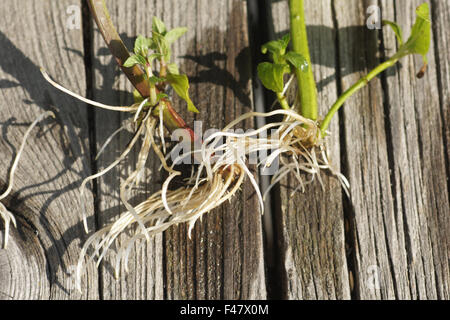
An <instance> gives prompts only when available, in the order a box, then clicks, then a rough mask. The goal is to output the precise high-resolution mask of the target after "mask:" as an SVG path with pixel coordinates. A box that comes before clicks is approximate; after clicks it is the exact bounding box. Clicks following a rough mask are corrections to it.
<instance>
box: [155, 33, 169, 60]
mask: <svg viewBox="0 0 450 320" xmlns="http://www.w3.org/2000/svg"><path fill="white" fill-rule="evenodd" d="M152 49H153V50H155V51H156V52H158V53H159V54H161V55H162V56H163V57H164V59H165V60H166V62H167V61H169V60H170V47H169V43H168V42H167V40H166V38H164V36H163V35H161V34H159V33H153V46H152Z"/></svg>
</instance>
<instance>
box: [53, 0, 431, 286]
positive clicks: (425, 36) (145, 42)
mask: <svg viewBox="0 0 450 320" xmlns="http://www.w3.org/2000/svg"><path fill="white" fill-rule="evenodd" d="M89 4H90V8H91V12H92V14H93V16H94V18H95V20H96V22H97V25H98V26H99V29H100V31H101V33H102V35H103V37H104V39H105V41H106V43H107V45H108V47H109V48H110V51H111V53H112V54H113V56H114V57H115V58H116V60H117V62H118V63H119V65H120V66H121V68H122V70H123V71H124V72H125V73H126V75H127V76H128V78H129V79H130V81H131V82H132V83H133V85H134V86H135V88H136V91H135V92H134V96H135V103H134V104H133V105H131V106H129V107H127V106H120V107H114V106H107V105H103V104H99V103H97V102H93V101H91V100H87V99H85V98H83V97H81V96H78V95H75V94H73V93H71V92H69V91H68V90H67V89H65V88H63V87H61V86H60V85H58V84H57V83H55V82H54V81H53V80H51V79H50V78H49V77H48V76H47V75H46V74H44V76H45V77H46V79H47V80H49V81H50V82H51V83H52V84H53V85H54V86H55V87H57V88H59V89H61V90H63V91H65V92H67V93H69V94H71V95H73V96H76V97H77V98H79V99H81V100H82V101H85V102H87V103H90V104H92V105H94V106H97V107H102V108H106V109H111V110H116V111H121V112H128V113H130V114H133V119H132V122H133V123H134V125H135V127H136V129H135V134H134V136H133V138H132V139H131V141H130V143H129V145H128V147H127V148H126V150H124V151H123V152H122V154H121V156H119V157H118V158H117V159H115V161H113V162H112V163H111V165H110V166H108V167H107V168H105V169H103V170H101V171H100V172H99V173H97V174H95V175H93V176H91V177H89V178H87V179H86V180H85V181H84V182H83V184H82V191H81V192H83V190H84V187H85V185H86V183H87V182H89V181H90V180H92V179H95V178H98V177H100V176H101V175H103V174H105V173H107V172H108V171H110V170H111V169H112V168H113V167H114V166H115V165H117V164H118V163H119V162H120V161H122V160H123V159H124V158H125V157H126V156H127V154H128V153H129V152H130V150H131V148H132V147H133V146H134V145H136V144H137V143H138V141H139V140H140V137H141V136H143V139H142V143H141V145H142V146H141V150H140V152H139V157H138V163H137V169H136V170H135V171H134V172H133V173H132V174H131V175H130V176H129V177H128V178H127V179H126V180H125V182H124V183H123V184H122V185H121V188H120V189H121V190H120V195H121V199H122V202H123V203H124V205H125V207H126V209H127V211H126V212H124V213H123V214H122V215H121V216H120V218H119V219H118V220H117V221H116V222H114V223H113V224H111V225H108V226H106V227H104V228H102V229H100V230H98V231H97V232H95V233H94V234H93V235H91V237H90V238H89V239H88V240H87V242H86V243H85V244H84V246H83V249H82V253H81V257H80V259H79V263H78V266H77V287H78V289H80V290H81V274H82V273H83V265H84V263H85V262H86V261H85V260H86V259H85V258H86V256H87V259H88V260H93V259H95V258H96V261H97V264H99V263H100V262H101V261H102V259H103V258H104V256H105V254H106V253H107V252H108V251H109V249H110V248H111V246H112V245H113V244H114V243H115V240H116V239H117V237H118V235H119V234H121V233H122V232H124V231H125V230H128V229H131V230H133V231H134V233H133V235H132V236H131V238H130V239H129V240H128V241H127V242H126V243H124V244H121V246H120V247H118V248H117V257H116V266H115V267H116V268H115V269H116V276H118V274H119V271H120V266H121V262H122V261H124V262H125V268H126V265H127V263H126V262H127V260H128V257H129V255H130V252H131V251H132V249H133V248H134V247H135V243H136V241H137V240H140V239H146V240H148V239H150V236H152V235H155V234H157V233H160V232H162V231H164V230H166V229H167V228H169V227H170V226H172V225H174V224H179V223H188V224H189V235H190V233H191V230H192V228H193V226H194V224H195V222H196V221H197V220H198V219H199V218H201V217H202V215H204V214H205V213H207V212H209V211H211V210H212V209H214V208H216V207H217V206H219V205H221V204H222V203H223V202H224V201H226V200H228V199H230V198H231V197H233V195H234V194H236V192H238V190H239V188H240V187H241V185H242V183H243V182H244V181H245V179H246V178H247V179H249V180H250V182H251V183H252V185H253V187H254V189H255V191H256V194H257V196H258V199H259V203H260V207H261V212H262V211H263V199H264V195H262V194H261V192H260V190H259V186H258V183H257V178H256V177H255V176H254V174H253V173H252V172H251V170H250V169H249V158H250V157H251V156H252V155H253V154H255V153H256V152H259V151H267V152H268V156H267V157H264V158H263V159H261V161H259V162H258V166H261V167H271V166H272V165H273V163H274V161H275V159H276V158H278V159H279V163H280V168H279V169H278V170H277V172H276V173H275V174H274V176H273V179H272V184H271V186H270V187H272V186H273V185H275V184H276V183H278V182H279V181H280V180H281V179H282V178H283V177H285V176H286V175H288V174H292V175H294V176H295V177H296V179H297V181H298V183H299V185H298V187H297V188H296V190H297V189H301V190H302V191H305V188H306V185H307V184H309V183H312V182H313V181H314V180H315V179H317V180H319V182H321V177H320V172H321V171H322V170H329V171H330V172H331V173H332V174H333V175H335V176H336V177H337V178H338V179H339V181H340V182H341V184H342V186H343V188H344V190H345V191H346V192H347V193H348V192H349V191H348V189H349V184H348V181H347V179H346V178H345V177H344V176H343V175H342V174H341V173H339V172H337V170H335V169H334V168H333V166H332V165H331V164H330V161H329V159H328V156H327V148H326V144H325V141H326V138H327V135H328V134H329V133H328V132H327V129H328V126H329V123H330V121H331V119H332V117H333V115H334V114H335V113H336V112H337V111H338V110H339V109H340V107H341V106H342V105H343V104H344V102H345V101H346V100H347V99H348V98H349V97H350V96H351V95H353V94H354V93H355V92H357V91H358V90H360V89H361V88H363V87H364V86H365V85H367V83H368V82H369V81H370V80H372V79H373V78H374V77H375V76H377V75H378V74H379V73H381V72H382V71H384V70H385V69H387V68H389V67H391V66H393V65H394V64H395V63H396V62H397V61H398V60H400V59H401V58H403V57H405V56H406V55H410V54H420V55H422V57H423V59H424V62H425V65H426V53H427V51H428V48H429V42H430V20H429V8H428V5H427V4H423V5H421V6H420V7H419V8H418V9H417V11H416V13H417V19H416V22H415V24H414V26H413V29H412V31H411V35H410V37H409V38H408V39H407V41H405V42H404V41H403V37H402V32H401V29H400V27H399V26H398V25H397V24H395V23H394V22H389V21H385V22H384V24H385V25H388V26H390V27H391V28H392V29H393V30H394V32H395V34H396V35H397V39H398V43H399V48H398V52H397V53H396V54H395V55H393V56H392V57H391V58H390V59H388V60H387V61H386V62H384V63H382V64H381V65H380V66H378V67H376V68H375V69H374V70H372V71H371V72H369V73H368V74H367V75H366V76H365V77H363V78H362V79H361V80H359V81H358V82H357V83H355V84H354V85H353V86H352V87H350V88H349V89H348V90H346V91H345V92H344V93H343V94H342V95H341V97H339V99H338V100H337V101H336V103H334V104H333V105H332V106H331V107H330V109H329V112H328V113H327V114H326V115H325V116H324V118H323V119H322V118H321V117H320V116H319V115H318V108H317V106H318V103H319V102H318V101H317V88H316V84H315V81H314V78H313V73H312V66H311V62H310V56H309V49H308V40H307V35H306V24H305V16H304V8H303V1H302V0H291V1H290V2H289V5H290V22H291V31H290V34H288V35H285V36H283V37H282V38H281V39H279V40H274V41H270V42H268V43H267V44H265V45H264V46H263V47H262V51H263V53H267V54H269V55H270V59H271V61H267V62H263V63H261V64H260V65H258V70H257V71H258V76H259V78H260V80H261V82H262V83H263V85H264V86H265V87H266V88H267V89H269V90H271V91H273V92H274V93H275V94H276V96H277V101H278V103H279V105H280V107H281V108H280V109H278V110H275V111H272V112H268V113H256V112H250V113H247V114H244V115H241V116H239V117H238V118H237V119H235V120H234V121H232V122H231V123H230V124H228V125H227V126H226V127H225V128H223V129H222V130H220V131H219V132H216V133H214V134H212V135H210V136H209V137H207V138H205V139H204V140H203V141H201V142H200V148H194V149H192V150H191V151H190V152H187V153H184V154H182V155H180V156H179V157H176V158H175V159H173V160H172V162H171V163H170V162H168V161H167V158H168V157H169V154H168V153H167V150H166V145H165V141H164V128H166V129H167V130H169V131H174V130H177V129H181V130H184V132H185V133H186V135H185V137H187V139H188V140H189V143H194V142H195V141H196V140H197V139H198V137H196V136H195V134H194V133H193V131H192V130H191V129H190V128H189V127H188V126H187V125H186V123H185V122H184V121H183V119H182V118H181V117H180V116H179V115H178V113H177V112H176V111H175V110H174V108H173V107H172V102H171V100H170V98H169V96H168V95H167V93H166V88H167V86H172V88H173V89H174V91H175V92H176V93H177V94H178V95H179V96H180V97H181V98H182V99H184V100H185V101H186V103H187V106H188V110H189V111H192V112H198V110H197V109H196V108H195V106H194V104H193V103H192V101H191V99H190V98H189V94H188V89H189V85H188V79H187V77H186V76H185V75H180V73H179V71H178V68H176V66H175V65H172V64H170V44H171V43H172V42H173V41H174V40H175V39H176V38H177V37H178V36H180V35H182V34H183V33H184V32H186V29H185V28H176V29H173V30H171V31H168V30H166V27H165V25H164V23H163V22H162V21H160V20H159V19H157V18H154V20H153V27H152V36H151V37H150V38H146V37H143V36H139V37H138V38H137V39H136V42H135V46H134V54H133V55H130V54H129V53H128V50H127V49H126V47H125V46H124V45H123V42H122V41H121V40H120V37H119V36H118V34H117V32H116V30H115V29H114V27H113V25H112V22H111V20H110V18H109V14H108V12H107V9H106V6H105V3H104V1H102V0H90V1H89ZM290 43H291V44H292V46H291V49H289V44H290ZM155 65H157V66H158V67H157V68H155ZM424 70H425V68H423V70H422V71H424ZM294 79H295V80H296V81H294ZM285 80H287V81H285ZM294 82H295V83H296V84H297V96H296V99H295V100H294V101H289V98H288V97H287V95H286V92H287V89H288V88H289V86H291V85H292V84H293V83H294ZM272 115H281V116H282V117H283V120H282V121H278V122H274V123H269V124H267V125H265V126H264V127H262V128H258V129H257V130H254V131H252V132H247V133H234V132H230V129H233V128H235V127H236V126H238V125H239V124H240V123H241V122H242V121H244V120H247V119H249V118H255V117H269V116H272ZM118 130H121V128H119V129H118ZM268 130H271V133H270V135H267V136H264V137H262V136H261V135H260V133H262V132H267V131H268ZM115 133H117V131H116V132H115ZM115 133H114V134H115ZM114 134H113V135H114ZM155 137H157V138H159V139H158V140H159V142H155V141H156V140H155ZM111 139H112V137H111V138H109V139H108V140H107V141H106V143H105V145H104V146H103V147H102V148H101V149H100V152H101V151H103V149H104V147H106V145H107V144H108V142H109V141H111ZM151 147H152V148H153V150H154V151H155V152H156V154H157V155H158V157H159V159H160V160H161V165H162V166H163V167H164V169H165V170H166V171H167V172H168V174H169V175H168V178H167V179H166V180H165V181H164V183H163V185H162V188H161V190H160V191H158V192H156V193H155V194H153V195H152V196H150V197H148V199H147V200H145V201H143V202H142V203H140V204H138V205H136V206H132V205H131V204H130V203H129V202H128V201H127V198H128V197H129V190H130V187H131V186H132V185H133V184H136V183H139V182H141V172H142V169H143V168H144V166H145V162H146V160H147V155H148V153H149V150H150V148H151ZM187 157H188V158H191V159H195V160H196V161H197V162H198V166H195V167H194V166H193V167H192V173H191V176H190V177H189V178H186V179H185V180H184V186H182V187H179V188H177V189H175V190H173V189H172V188H171V182H172V181H173V179H175V178H176V177H178V176H180V175H181V172H180V171H177V170H175V167H176V166H177V165H178V164H180V163H182V161H183V160H184V159H186V158H187ZM269 189H270V188H269ZM82 211H83V212H84V210H82ZM85 227H86V228H87V225H86V223H85ZM143 243H144V242H140V244H143Z"/></svg>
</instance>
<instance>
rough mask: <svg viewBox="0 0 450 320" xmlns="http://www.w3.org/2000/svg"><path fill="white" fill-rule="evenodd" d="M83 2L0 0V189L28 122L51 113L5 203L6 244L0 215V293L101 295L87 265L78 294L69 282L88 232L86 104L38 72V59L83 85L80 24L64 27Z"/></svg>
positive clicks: (6, 296) (23, 159)
mask: <svg viewBox="0 0 450 320" xmlns="http://www.w3.org/2000/svg"><path fill="white" fill-rule="evenodd" d="M80 3H81V1H69V0H63V1H57V2H56V1H39V0H26V1H13V0H6V1H2V2H1V3H0V12H2V19H1V21H0V47H1V50H0V79H1V80H0V87H1V91H0V95H1V101H2V102H1V104H0V127H1V137H0V154H1V156H0V190H4V189H5V188H6V185H7V182H8V181H7V177H8V173H9V170H10V168H11V165H12V161H13V157H14V156H15V155H16V152H17V150H18V148H19V146H20V143H21V140H22V137H23V134H24V132H25V130H26V129H27V127H28V126H29V124H30V123H31V122H32V121H33V120H34V119H35V118H36V117H37V115H39V114H40V113H42V112H43V111H44V110H53V111H54V112H55V114H56V115H57V116H56V120H47V121H44V122H43V123H42V124H40V125H39V126H38V128H40V129H35V130H33V132H32V134H31V136H30V139H29V141H28V142H27V145H26V147H25V149H24V154H23V156H22V157H21V161H20V163H19V166H18V169H17V173H16V176H15V184H14V188H13V190H12V193H11V194H10V196H9V197H8V198H7V199H6V200H5V202H4V204H5V205H6V206H7V207H8V208H9V209H10V210H11V211H12V212H13V213H14V214H15V216H16V219H17V223H18V226H17V229H16V228H12V231H11V233H10V236H11V237H10V242H9V244H8V247H7V249H3V243H2V242H3V237H4V228H3V224H2V223H1V222H0V239H1V240H0V242H1V243H0V248H2V249H0V299H69V298H70V299H80V298H83V299H86V298H92V299H96V298H98V288H97V271H96V270H95V269H94V268H93V265H92V264H90V265H89V266H88V269H87V270H88V274H89V277H88V278H87V279H88V281H87V282H85V285H86V290H85V291H84V292H83V294H79V293H78V292H77V291H75V287H74V281H73V280H74V277H73V275H74V271H75V264H76V262H77V259H78V255H79V252H80V244H81V243H82V242H83V241H84V240H85V239H86V235H85V234H84V231H83V230H82V227H81V223H80V210H79V209H80V201H83V202H85V203H86V207H87V209H88V213H89V214H90V215H91V214H92V213H93V206H92V203H93V200H92V195H90V194H87V195H86V196H85V197H84V198H83V199H81V200H80V198H79V193H78V186H79V183H80V179H81V178H82V177H84V176H87V175H88V174H89V172H90V168H89V161H87V159H88V158H87V157H86V155H89V154H90V153H89V148H88V134H87V133H88V130H87V116H86V112H85V106H84V104H82V103H78V102H77V101H75V100H73V99H71V98H69V97H67V96H65V95H63V94H60V93H59V92H58V91H57V90H56V89H54V88H53V87H51V86H49V85H47V84H46V82H45V80H44V79H43V78H42V76H41V74H40V72H39V66H42V67H44V68H45V69H46V70H48V72H49V73H50V74H51V75H53V76H54V77H55V78H56V79H58V80H59V81H61V82H64V83H65V84H67V85H68V86H70V87H71V88H72V89H73V90H74V91H77V92H80V93H82V94H84V93H85V90H86V84H85V78H84V61H83V58H82V55H83V46H82V30H81V29H73V30H70V29H68V20H69V18H70V16H69V15H68V13H67V9H68V7H69V5H77V6H78V8H79V6H80ZM80 21H81V20H80ZM89 218H90V216H89Z"/></svg>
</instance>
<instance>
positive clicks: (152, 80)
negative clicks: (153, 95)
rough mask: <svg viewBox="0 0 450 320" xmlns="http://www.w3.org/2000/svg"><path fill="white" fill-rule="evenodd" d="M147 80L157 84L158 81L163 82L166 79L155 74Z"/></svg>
mask: <svg viewBox="0 0 450 320" xmlns="http://www.w3.org/2000/svg"><path fill="white" fill-rule="evenodd" d="M148 81H149V82H150V83H151V84H153V85H155V84H157V83H158V82H164V81H166V79H164V78H159V77H156V76H151V77H150V78H149V79H148Z"/></svg>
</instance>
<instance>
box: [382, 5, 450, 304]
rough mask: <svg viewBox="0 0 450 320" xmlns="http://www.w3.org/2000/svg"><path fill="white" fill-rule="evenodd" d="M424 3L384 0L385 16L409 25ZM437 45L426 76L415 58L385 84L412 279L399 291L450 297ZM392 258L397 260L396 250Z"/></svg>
mask: <svg viewBox="0 0 450 320" xmlns="http://www.w3.org/2000/svg"><path fill="white" fill-rule="evenodd" d="M422 2H423V1H408V2H405V3H395V2H393V1H382V6H383V13H384V17H386V18H387V19H391V20H392V19H395V20H397V21H398V22H399V23H400V25H402V26H404V29H405V30H410V29H411V27H412V25H413V23H414V20H415V15H414V10H415V8H416V7H417V6H419V5H420V4H421V3H422ZM447 9H448V8H447ZM393 13H395V15H394V14H393ZM447 13H448V12H447ZM436 23H437V22H436ZM384 41H385V46H386V48H393V47H395V36H393V34H392V33H389V32H384ZM435 50H437V48H436V47H435V45H434V43H433V44H432V46H431V49H430V52H429V55H428V56H429V70H428V72H427V74H426V76H425V77H424V78H423V79H417V78H416V76H415V75H416V73H417V71H418V70H419V69H420V68H421V66H422V61H421V60H420V59H413V58H410V59H407V60H405V61H404V62H403V63H402V65H403V68H401V69H399V68H397V74H396V76H393V77H388V78H387V88H386V89H387V90H386V94H387V95H388V99H389V100H388V103H387V110H388V111H389V119H390V128H389V129H390V132H389V134H390V137H389V139H390V144H391V146H392V148H393V150H392V151H393V152H392V158H393V159H392V160H393V163H391V168H392V170H393V174H394V175H393V185H394V187H395V189H394V190H395V195H396V199H395V204H396V211H397V212H398V213H402V215H401V216H400V215H399V219H398V223H401V221H402V220H403V228H404V235H403V237H404V241H405V244H406V248H407V249H406V252H407V255H406V258H407V260H406V261H407V264H408V265H407V266H408V269H407V271H408V273H407V275H408V279H409V285H407V283H400V285H398V284H397V290H398V291H399V292H405V291H407V289H408V288H409V289H410V292H411V293H410V294H411V298H414V299H416V298H419V299H426V298H431V299H437V298H440V299H448V298H449V297H450V296H449V295H450V274H449V251H448V247H449V245H450V242H449V239H450V238H449V235H450V223H449V222H450V221H449V213H450V208H449V200H448V190H447V181H446V179H445V177H446V173H447V172H446V164H445V139H444V133H443V131H442V129H443V124H442V121H443V119H442V117H441V107H440V101H439V91H438V81H437V76H438V73H437V66H436V60H435V57H436V55H435ZM447 90H448V89H447ZM398 97H402V99H398ZM392 160H391V161H392ZM399 234H400V235H401V233H400V232H399ZM393 260H394V261H396V260H397V258H396V257H395V255H394V256H393ZM395 265H397V264H396V263H395V264H394V268H395ZM396 271H397V272H398V273H400V270H396ZM397 277H398V275H397ZM397 277H396V278H397ZM402 280H403V279H402ZM399 297H400V298H409V295H407V294H405V295H404V296H401V295H400V296H399Z"/></svg>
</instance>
